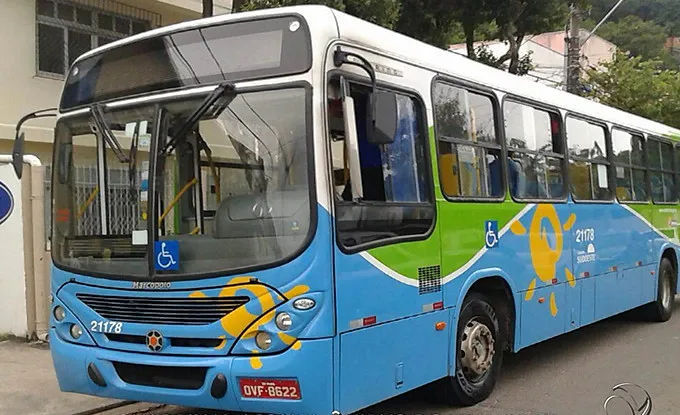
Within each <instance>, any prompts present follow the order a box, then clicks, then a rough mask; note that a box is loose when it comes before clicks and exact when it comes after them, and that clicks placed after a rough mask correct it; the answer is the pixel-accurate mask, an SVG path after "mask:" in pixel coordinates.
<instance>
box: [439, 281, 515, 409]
mask: <svg viewBox="0 0 680 415" xmlns="http://www.w3.org/2000/svg"><path fill="white" fill-rule="evenodd" d="M495 304H496V301H494V299H493V298H491V297H487V296H485V295H483V294H480V293H476V292H472V293H470V294H469V295H468V296H467V297H466V298H465V301H464V303H463V306H462V308H461V312H460V315H459V317H458V327H457V335H456V367H455V374H454V376H451V377H449V378H447V379H445V383H444V385H445V389H446V391H445V393H444V396H443V397H444V398H445V399H446V401H448V402H449V403H450V404H453V405H464V406H472V405H475V404H477V403H479V402H482V401H483V400H485V399H486V398H488V397H489V395H491V392H492V391H493V388H494V386H495V385H496V380H497V379H498V376H499V374H500V369H501V364H502V360H503V349H504V340H503V339H502V338H501V336H502V334H501V329H500V324H499V321H498V317H497V312H496V308H495V307H494V305H495Z"/></svg>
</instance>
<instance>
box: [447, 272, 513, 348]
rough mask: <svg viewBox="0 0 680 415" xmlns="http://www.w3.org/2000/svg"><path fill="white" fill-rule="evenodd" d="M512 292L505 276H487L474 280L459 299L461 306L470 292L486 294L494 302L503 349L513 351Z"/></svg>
mask: <svg viewBox="0 0 680 415" xmlns="http://www.w3.org/2000/svg"><path fill="white" fill-rule="evenodd" d="M513 292H514V291H513V289H512V287H511V286H510V284H509V283H508V280H507V279H506V278H503V277H501V276H499V275H494V276H487V277H482V278H479V279H478V280H476V281H474V282H473V283H472V284H471V285H470V287H469V288H468V289H467V290H466V291H465V296H464V297H463V298H462V300H461V301H460V305H461V307H462V305H463V303H464V301H465V298H467V297H468V296H469V295H470V294H471V293H478V294H482V295H485V296H488V297H489V298H490V299H491V300H492V301H493V302H494V304H493V306H494V309H495V311H496V314H497V315H498V321H499V323H500V324H501V330H502V331H501V333H502V335H503V340H504V343H505V344H504V345H503V346H504V347H503V350H504V351H505V350H507V351H514V345H515V331H516V322H517V318H516V317H517V307H516V305H515V297H514V296H513ZM459 310H460V309H459ZM459 313H460V311H459Z"/></svg>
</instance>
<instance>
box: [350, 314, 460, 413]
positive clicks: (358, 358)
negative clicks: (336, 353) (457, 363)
mask: <svg viewBox="0 0 680 415" xmlns="http://www.w3.org/2000/svg"><path fill="white" fill-rule="evenodd" d="M449 320H450V316H449V310H442V311H435V312H431V313H427V314H423V315H420V316H417V317H413V318H408V319H404V320H399V321H395V322H391V323H386V324H383V325H379V326H374V327H369V328H364V329H360V330H356V331H352V332H349V333H343V334H341V335H340V347H341V355H340V385H339V387H340V408H339V409H340V412H341V413H352V412H354V411H357V410H359V409H362V408H365V407H367V406H370V405H372V404H374V403H376V402H380V401H382V400H385V399H389V398H391V397H393V396H396V395H398V394H400V393H403V392H406V391H408V390H411V389H414V388H417V387H419V386H422V385H424V384H426V383H429V382H432V381H434V380H436V379H440V378H443V377H445V376H446V374H447V373H448V356H449V349H448V344H449V336H450V333H451V328H450V327H448V326H447V328H446V329H445V330H442V331H437V330H436V329H435V324H436V323H437V322H440V321H443V322H448V321H449ZM414 339H417V341H414ZM399 379H401V380H402V381H403V383H398V380H399Z"/></svg>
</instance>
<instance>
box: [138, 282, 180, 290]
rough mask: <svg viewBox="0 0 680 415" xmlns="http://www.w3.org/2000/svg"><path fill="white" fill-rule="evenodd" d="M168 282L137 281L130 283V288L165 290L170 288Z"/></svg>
mask: <svg viewBox="0 0 680 415" xmlns="http://www.w3.org/2000/svg"><path fill="white" fill-rule="evenodd" d="M170 284H171V283H169V282H139V281H135V282H133V283H132V288H134V289H136V290H165V289H168V288H170Z"/></svg>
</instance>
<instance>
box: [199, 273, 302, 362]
mask: <svg viewBox="0 0 680 415" xmlns="http://www.w3.org/2000/svg"><path fill="white" fill-rule="evenodd" d="M250 281H251V277H236V278H233V279H232V280H231V281H229V282H228V283H227V285H226V286H225V287H224V288H222V290H221V291H220V293H219V295H218V297H220V298H224V297H234V296H236V292H237V291H242V290H246V291H248V292H250V293H251V294H252V298H251V301H257V302H259V305H260V310H261V312H262V313H265V314H263V315H262V314H252V313H251V312H250V311H248V309H247V308H246V306H245V305H242V306H240V307H238V308H237V309H235V310H234V311H232V312H231V313H229V314H227V315H226V316H224V317H222V319H220V324H221V326H222V328H223V329H224V331H225V332H226V333H227V334H228V335H229V336H231V337H232V338H238V337H239V336H241V338H242V339H250V338H253V337H255V335H256V334H257V332H258V331H259V330H260V327H261V326H264V325H265V324H267V323H269V322H270V321H272V320H273V319H274V316H275V315H276V312H275V310H274V307H276V305H277V304H279V303H280V302H282V301H283V300H284V297H282V296H281V295H280V294H278V293H275V292H272V291H270V290H269V289H268V288H267V287H266V286H264V285H261V284H253V283H251V282H250ZM307 291H309V287H308V286H306V285H296V286H295V287H293V288H291V289H290V290H288V291H286V292H285V293H283V295H284V296H285V298H292V297H296V296H298V295H301V294H304V293H306V292H307ZM189 297H190V298H207V297H208V296H207V295H205V293H203V292H201V291H195V292H193V293H191V294H189ZM254 322H256V323H255V324H253V323H254ZM246 329H247V331H246ZM244 331H245V332H244ZM277 335H278V336H279V338H280V339H281V341H283V342H284V343H285V344H286V345H292V346H291V349H293V350H299V349H300V347H301V343H300V341H298V340H297V339H296V338H295V337H292V336H289V335H287V334H285V333H283V332H279V333H277ZM219 338H220V339H222V341H221V342H220V344H219V345H218V346H217V347H215V350H222V349H224V348H225V347H226V346H227V336H226V335H221V336H219ZM251 353H252V354H258V353H259V351H258V350H251ZM250 366H251V367H252V368H253V369H260V368H262V360H261V359H260V358H259V357H251V358H250Z"/></svg>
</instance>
